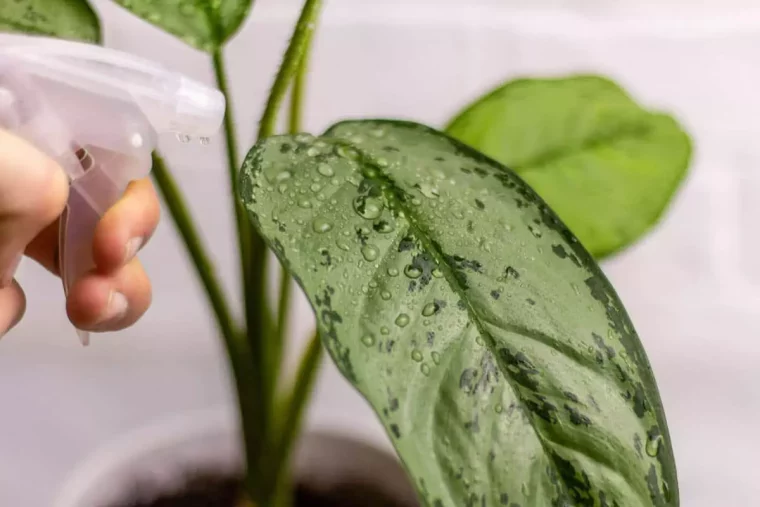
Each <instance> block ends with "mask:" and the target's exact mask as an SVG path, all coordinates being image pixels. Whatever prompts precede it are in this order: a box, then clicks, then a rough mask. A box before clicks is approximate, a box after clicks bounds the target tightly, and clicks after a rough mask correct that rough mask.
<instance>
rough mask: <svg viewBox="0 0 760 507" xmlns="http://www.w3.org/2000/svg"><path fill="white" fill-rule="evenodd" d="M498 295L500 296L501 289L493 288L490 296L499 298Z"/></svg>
mask: <svg viewBox="0 0 760 507" xmlns="http://www.w3.org/2000/svg"><path fill="white" fill-rule="evenodd" d="M500 296H501V291H500V290H498V289H494V290H492V291H491V297H492V298H494V299H499V297H500Z"/></svg>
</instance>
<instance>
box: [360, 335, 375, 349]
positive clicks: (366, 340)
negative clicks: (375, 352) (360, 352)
mask: <svg viewBox="0 0 760 507" xmlns="http://www.w3.org/2000/svg"><path fill="white" fill-rule="evenodd" d="M362 343H363V344H364V346H365V347H371V346H373V345H374V344H375V337H374V336H373V335H371V334H365V335H364V336H362Z"/></svg>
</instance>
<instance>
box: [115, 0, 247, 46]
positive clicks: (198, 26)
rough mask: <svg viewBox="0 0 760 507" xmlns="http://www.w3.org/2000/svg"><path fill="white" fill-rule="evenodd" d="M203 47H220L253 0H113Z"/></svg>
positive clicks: (236, 27)
mask: <svg viewBox="0 0 760 507" xmlns="http://www.w3.org/2000/svg"><path fill="white" fill-rule="evenodd" d="M114 2H116V3H117V4H119V5H121V6H122V7H124V8H126V9H129V10H130V11H132V12H133V13H135V14H136V15H137V16H139V17H141V18H143V19H144V20H146V21H148V22H149V23H151V24H153V25H155V26H157V27H158V28H160V29H162V30H164V31H166V32H168V33H170V34H172V35H174V36H176V37H179V38H180V39H182V40H183V41H185V42H186V43H187V44H189V45H191V46H193V47H195V48H197V49H200V50H202V51H209V52H210V51H213V50H215V49H218V48H220V47H221V46H222V45H223V44H224V43H225V42H226V41H227V40H228V39H229V38H230V37H232V36H233V35H234V34H235V32H237V30H238V29H239V28H240V25H241V24H242V23H243V21H244V20H245V18H246V17H247V16H248V11H249V10H250V9H251V6H252V5H253V0H114Z"/></svg>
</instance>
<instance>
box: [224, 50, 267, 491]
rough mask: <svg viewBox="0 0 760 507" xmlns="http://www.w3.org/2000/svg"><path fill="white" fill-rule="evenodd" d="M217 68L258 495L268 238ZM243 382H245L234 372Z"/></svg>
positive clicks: (251, 465) (251, 463)
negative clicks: (242, 189)
mask: <svg viewBox="0 0 760 507" xmlns="http://www.w3.org/2000/svg"><path fill="white" fill-rule="evenodd" d="M212 56H213V63H214V73H215V75H216V82H217V87H218V88H219V90H220V91H221V92H222V93H223V94H224V97H225V99H226V102H227V107H226V110H225V114H224V137H225V141H226V147H227V166H228V167H227V169H228V173H229V178H230V190H231V193H232V201H233V208H234V213H235V223H236V226H237V236H238V246H239V250H240V268H241V272H242V276H241V279H242V294H243V299H244V306H245V322H246V330H247V332H246V335H247V341H248V351H247V355H245V356H243V357H239V359H240V360H245V361H250V362H251V363H252V368H251V370H250V371H246V372H245V374H246V380H245V383H246V384H247V385H246V386H245V389H244V390H243V391H240V387H238V393H239V394H238V397H239V398H245V399H244V400H242V403H243V404H244V405H246V406H248V407H249V408H248V409H247V410H248V411H249V412H248V413H245V412H244V413H243V414H242V418H243V420H244V424H245V425H246V430H247V431H246V437H245V440H246V447H247V449H248V452H247V463H248V471H247V477H246V482H247V488H248V489H249V493H250V494H251V495H252V496H253V498H254V499H255V498H256V497H257V495H258V494H259V491H260V490H261V486H260V481H261V470H260V469H259V467H260V466H261V463H262V456H263V453H264V449H265V448H266V440H267V438H268V431H269V423H270V420H271V417H272V400H273V399H274V392H275V384H274V380H273V378H272V375H271V374H270V370H271V366H270V362H269V359H268V358H269V356H270V353H269V351H268V350H267V347H266V346H267V341H268V340H266V334H267V325H266V310H265V291H266V277H265V273H264V265H265V259H266V255H267V250H266V247H265V245H264V241H263V240H262V238H261V236H259V235H258V234H257V233H256V232H255V231H254V229H253V227H252V226H251V224H250V222H249V220H248V218H247V216H246V212H245V210H244V209H243V205H242V204H241V203H240V201H239V199H238V178H237V176H238V170H239V168H240V167H239V160H238V153H237V135H236V131H235V120H234V117H233V106H232V103H231V102H232V100H231V97H230V91H229V87H228V85H227V72H226V69H225V65H224V58H223V55H222V53H221V50H219V49H217V50H215V51H214V53H213V55H212ZM235 377H236V382H237V383H238V386H239V385H240V383H241V382H242V381H243V379H241V378H239V375H238V374H237V372H236V374H235Z"/></svg>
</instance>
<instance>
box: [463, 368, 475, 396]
mask: <svg viewBox="0 0 760 507" xmlns="http://www.w3.org/2000/svg"><path fill="white" fill-rule="evenodd" d="M477 377H478V370H477V369H475V368H467V369H466V370H464V371H463V372H462V374H461V375H460V376H459V389H461V390H463V391H464V392H466V393H467V394H471V393H473V392H474V391H475V385H476V383H475V379H476V378H477Z"/></svg>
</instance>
